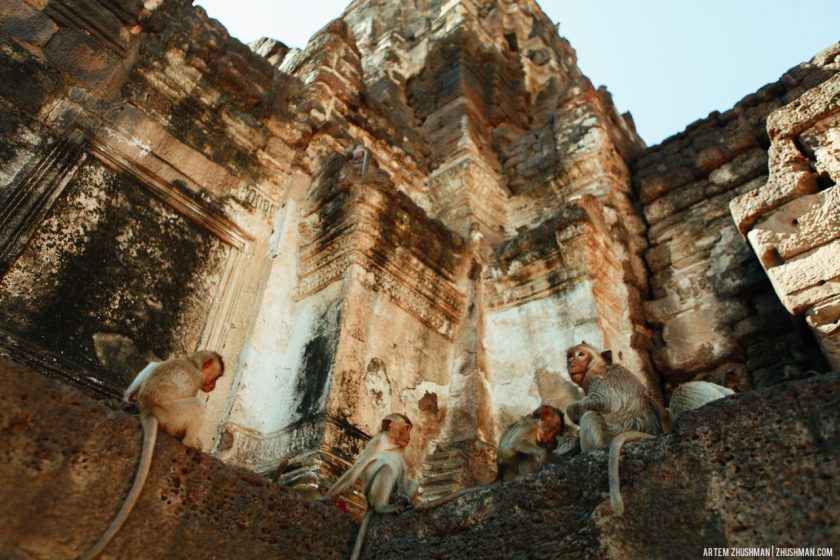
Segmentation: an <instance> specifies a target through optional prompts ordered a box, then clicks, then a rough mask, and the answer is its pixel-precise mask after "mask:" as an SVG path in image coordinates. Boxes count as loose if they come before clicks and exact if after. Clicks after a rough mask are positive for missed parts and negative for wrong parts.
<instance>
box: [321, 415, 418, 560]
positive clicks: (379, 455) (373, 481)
mask: <svg viewBox="0 0 840 560" xmlns="http://www.w3.org/2000/svg"><path fill="white" fill-rule="evenodd" d="M411 428H412V424H411V420H409V419H408V417H407V416H405V415H403V414H389V415H388V416H386V417H385V418H384V419H383V420H382V427H381V428H380V430H379V433H378V434H376V435H375V436H373V438H372V439H371V440H370V441H369V442H368V444H367V445H366V446H365V449H364V450H363V451H362V454H361V455H359V458H358V459H356V462H355V463H353V466H352V467H350V469H349V470H348V471H347V472H345V473H344V474H343V475H341V477H340V478H339V479H338V480H337V481H336V482H335V484H333V486H332V487H331V488H330V489H329V491H327V493H326V494H324V496H323V497H321V498H320V501H322V502H328V503H329V502H330V501H332V500H333V498H335V497H336V496H338V495H339V494H341V493H342V492H343V491H345V490H347V489H348V488H350V487H351V486H352V485H353V483H354V482H356V480H357V479H358V478H359V477H360V476H361V477H362V486H363V488H364V493H365V498H367V502H368V510H367V513H365V517H364V518H363V519H362V524H361V526H360V527H359V533H358V534H357V535H356V544H355V545H354V546H353V553H352V555H351V556H350V558H351V560H356V559H357V558H359V555H360V554H361V551H362V546H363V545H364V542H365V534H366V533H367V528H368V525H369V524H370V518H371V516H372V515H373V513H402V511H403V510H404V509H405V507H406V506H405V505H404V504H401V503H393V504H392V503H390V501H391V494H392V493H393V491H394V490H397V491H398V492H399V493H400V494H402V496H403V497H404V498H406V499H408V500H411V498H412V497H414V494H415V493H416V492H417V488H418V487H419V484H418V482H417V481H416V480H410V479H409V478H408V473H407V470H408V469H407V466H406V463H405V447H406V446H407V445H408V443H409V441H411Z"/></svg>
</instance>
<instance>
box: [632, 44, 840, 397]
mask: <svg viewBox="0 0 840 560" xmlns="http://www.w3.org/2000/svg"><path fill="white" fill-rule="evenodd" d="M838 69H840V68H838V66H837V63H836V62H835V61H834V60H833V57H817V58H815V59H814V60H813V61H812V62H811V63H807V64H803V65H801V66H798V67H796V68H793V69H792V70H790V71H789V72H787V73H786V74H785V75H784V76H782V78H781V79H780V80H779V81H778V82H775V83H773V84H769V85H767V86H765V87H764V88H762V89H761V90H759V91H758V92H757V93H755V94H752V95H749V96H747V97H746V98H744V99H743V100H742V101H741V102H739V103H738V104H737V105H736V106H735V107H734V108H733V109H730V110H728V111H726V112H724V113H720V114H718V113H713V114H712V115H710V116H709V117H708V118H706V119H703V120H700V121H697V122H696V123H694V124H693V125H691V126H690V127H688V128H687V129H686V130H685V131H684V132H682V133H680V134H678V135H676V136H674V137H672V138H669V139H668V140H666V141H665V142H663V143H662V144H660V145H659V146H655V147H653V148H650V149H649V150H647V151H646V152H645V153H643V154H642V155H640V156H639V158H638V159H637V160H636V162H635V164H634V166H633V167H634V173H633V178H634V184H635V187H636V189H637V192H638V196H639V198H640V200H641V202H642V203H643V205H644V217H645V219H646V221H647V223H648V226H649V228H648V230H647V238H648V241H649V244H650V249H649V250H648V251H647V252H646V253H645V260H646V262H647V264H648V266H649V268H650V270H651V280H650V282H651V300H650V301H648V302H646V303H645V310H646V312H647V318H648V320H649V321H650V325H651V327H652V329H653V330H654V345H653V352H652V355H653V359H654V363H655V365H656V367H657V369H658V370H659V371H660V373H661V374H662V375H663V376H664V377H665V379H666V380H667V381H668V382H669V383H672V384H676V383H679V382H681V381H685V380H687V379H691V378H694V379H708V380H711V381H715V382H718V383H721V384H723V383H731V384H734V385H735V386H737V387H740V388H749V387H752V386H756V387H762V386H766V385H768V384H770V383H773V382H775V381H778V380H779V379H780V378H782V377H783V376H784V375H785V367H786V366H787V367H788V372H789V373H790V372H795V371H802V370H806V369H810V368H814V369H817V370H823V371H824V370H825V367H826V365H825V362H824V361H823V360H822V357H821V355H820V353H819V351H818V350H817V349H816V347H815V346H814V344H813V342H812V341H811V340H810V337H809V336H808V335H807V331H806V330H805V329H804V328H803V327H802V325H801V323H797V322H795V321H792V320H791V318H790V316H789V314H788V312H787V311H786V310H785V309H784V307H783V306H782V305H781V304H780V303H779V300H778V297H777V295H776V294H775V293H774V291H773V287H772V286H771V284H770V282H769V281H768V279H767V277H766V275H765V274H764V272H763V271H762V269H761V265H760V263H759V262H758V260H757V259H756V258H755V255H754V254H753V253H752V251H751V250H750V248H749V246H748V245H747V243H745V240H744V239H743V237H742V236H741V234H740V233H739V230H738V224H736V223H734V222H733V220H732V216H731V215H730V212H729V204H730V202H731V201H732V200H733V199H736V197H741V198H740V199H743V197H747V198H749V197H751V196H753V193H756V192H758V190H759V189H761V187H762V186H763V185H764V184H765V183H766V182H767V180H768V173H770V175H771V176H772V175H773V174H774V173H775V171H774V164H773V162H772V161H771V164H770V165H771V167H770V168H769V169H768V155H767V150H768V146H769V145H770V140H769V138H768V133H767V130H766V129H767V118H768V115H770V113H771V112H773V111H774V110H776V109H778V108H779V107H782V106H783V105H786V104H789V103H799V101H797V100H798V99H800V98H802V100H803V101H802V103H808V102H807V101H805V99H806V97H802V96H803V95H804V96H809V95H811V93H810V90H811V88H814V87H816V86H819V84H821V83H822V82H824V81H826V80H829V79H830V78H831V77H832V76H833V75H835V73H836V72H837V71H838ZM832 81H833V80H832ZM827 83H829V82H827ZM745 193H750V194H745ZM701 333H702V334H701ZM803 335H804V336H803ZM791 368H792V369H791Z"/></svg>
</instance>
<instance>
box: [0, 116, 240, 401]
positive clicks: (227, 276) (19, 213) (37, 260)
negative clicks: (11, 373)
mask: <svg viewBox="0 0 840 560" xmlns="http://www.w3.org/2000/svg"><path fill="white" fill-rule="evenodd" d="M0 216H2V217H3V222H4V228H3V233H4V234H5V236H4V238H3V240H2V245H0V250H2V255H3V261H2V262H3V264H2V269H0V274H2V275H1V276H0V313H2V314H3V315H4V317H5V320H4V324H3V329H4V331H5V333H6V335H7V336H8V337H11V338H12V339H14V340H16V344H17V345H18V347H19V348H20V349H21V350H23V351H29V352H30V353H32V352H33V351H34V349H35V348H37V353H38V354H40V353H44V354H46V355H51V356H54V357H56V358H57V359H59V360H60V361H61V362H64V365H65V366H66V367H67V368H68V369H70V370H72V371H74V372H78V373H75V374H74V376H75V377H76V378H77V380H78V381H80V382H82V383H83V384H86V385H93V386H95V387H97V388H98V389H100V390H105V391H106V392H112V393H120V392H121V391H122V390H123V389H124V388H125V387H126V386H127V385H128V383H130V381H131V379H132V378H133V375H134V374H135V373H136V371H130V370H129V371H121V370H120V369H119V368H118V367H117V368H108V367H106V366H113V365H114V364H113V363H109V364H103V363H102V359H103V357H107V356H108V355H113V354H115V353H117V354H118V353H119V352H120V351H121V350H122V351H124V349H121V348H115V347H114V346H115V345H116V346H122V345H126V344H128V345H132V344H133V346H134V350H133V351H134V352H137V353H139V354H141V355H147V356H164V357H166V356H171V355H183V354H188V353H190V352H191V351H192V350H193V349H195V348H198V347H213V348H215V347H218V346H219V345H220V344H221V343H222V336H221V329H220V324H221V323H222V322H223V321H224V316H225V313H226V307H229V306H230V304H231V302H230V301H226V300H229V299H230V298H228V297H226V294H225V293H224V290H225V287H226V286H227V285H228V284H229V283H230V282H231V275H232V274H233V272H234V271H235V270H236V268H237V260H238V259H240V258H241V256H242V249H243V247H244V246H245V244H246V242H247V235H246V234H244V232H242V231H241V230H240V229H239V228H237V227H236V226H235V225H233V224H232V223H230V222H229V221H228V220H226V219H225V218H223V217H222V216H220V215H219V214H218V213H217V212H215V211H213V210H212V209H210V208H209V207H207V206H206V205H205V204H203V203H202V202H201V201H200V200H196V199H195V198H194V197H193V196H192V195H190V194H189V193H188V192H187V191H186V190H185V189H184V188H183V187H181V186H178V185H176V184H171V183H167V182H165V181H163V180H162V179H160V178H159V177H156V176H154V174H152V173H150V172H149V171H148V170H145V169H143V168H142V167H140V166H139V165H137V164H136V163H134V162H132V161H131V160H129V159H127V158H125V157H123V156H122V155H121V154H119V153H117V152H114V151H112V150H111V149H110V148H109V147H108V146H107V145H105V144H102V143H100V142H99V141H98V140H97V139H96V138H95V137H93V136H92V135H91V134H90V133H88V132H86V131H85V130H83V129H81V128H74V129H72V130H71V131H70V132H69V133H68V134H67V136H66V137H64V138H62V139H61V140H59V141H57V142H55V144H54V146H53V148H52V150H50V151H49V153H48V154H47V155H46V156H45V157H44V159H43V160H42V161H40V162H38V163H37V164H36V165H34V166H32V168H31V171H30V172H29V173H28V174H26V175H25V176H23V177H22V178H21V180H19V181H18V182H17V183H16V184H15V185H14V186H13V188H12V190H11V192H10V193H9V194H8V196H7V197H6V199H5V201H4V204H3V206H2V208H0ZM106 361H107V358H106Z"/></svg>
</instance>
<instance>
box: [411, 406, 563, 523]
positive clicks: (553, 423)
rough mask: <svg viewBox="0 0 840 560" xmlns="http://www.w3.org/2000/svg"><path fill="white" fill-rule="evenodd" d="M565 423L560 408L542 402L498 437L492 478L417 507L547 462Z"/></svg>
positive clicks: (438, 503) (425, 507) (449, 498)
mask: <svg viewBox="0 0 840 560" xmlns="http://www.w3.org/2000/svg"><path fill="white" fill-rule="evenodd" d="M564 427H565V422H564V420H563V413H562V412H561V411H560V409H558V408H555V407H553V406H550V405H547V404H544V405H540V407H539V408H537V409H536V410H535V411H534V412H532V413H531V414H528V415H527V416H525V417H523V418H521V419H519V420H517V421H516V422H514V423H513V424H511V425H510V427H508V429H507V430H505V432H504V433H503V434H502V438H501V439H500V440H499V448H498V451H497V452H496V467H497V473H496V480H495V481H493V482H492V483H491V484H488V485H483V486H472V487H470V488H462V489H461V490H458V491H457V492H453V493H451V494H449V495H447V496H443V497H442V498H438V499H437V500H433V501H431V502H428V503H425V504H422V505H419V506H417V507H416V508H415V509H417V510H420V511H422V510H428V509H434V508H437V507H440V506H442V505H443V504H446V503H449V502H451V501H452V500H454V499H455V498H459V497H461V496H465V495H467V494H471V493H473V492H475V491H476V490H481V489H482V488H487V486H492V485H493V484H496V483H497V482H503V481H506V480H510V479H512V478H514V477H516V476H519V475H523V474H529V473H532V472H535V471H537V470H539V469H541V468H543V467H544V466H545V465H547V464H548V462H549V458H550V456H551V451H553V450H554V449H555V448H556V447H557V436H558V435H559V434H560V432H562V431H563V429H564Z"/></svg>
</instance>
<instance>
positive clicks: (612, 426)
mask: <svg viewBox="0 0 840 560" xmlns="http://www.w3.org/2000/svg"><path fill="white" fill-rule="evenodd" d="M566 360H567V366H568V369H569V375H570V377H571V378H572V381H574V382H575V383H577V384H578V385H580V387H581V388H583V390H584V392H585V393H586V396H585V397H584V398H582V399H580V400H578V401H575V402H573V403H572V404H570V405H569V406H568V407H567V408H566V413H567V414H568V415H569V418H570V419H571V420H572V422H574V423H576V424H577V425H578V426H579V428H580V447H581V451H583V452H584V453H586V452H588V451H592V450H594V449H599V448H601V447H604V446H605V445H607V444H610V450H609V461H608V471H607V472H608V475H609V481H610V503H611V504H612V508H613V511H614V512H615V513H616V514H617V515H621V514H622V513H623V512H624V503H623V501H622V499H621V489H620V486H619V477H618V466H619V457H620V453H621V447H622V446H623V445H624V443H626V442H628V441H636V440H641V439H650V438H653V437H654V436H655V435H658V434H660V433H662V431H663V429H662V426H663V422H664V421H665V419H666V418H667V417H666V414H667V413H666V412H665V409H664V407H662V405H661V404H660V403H659V401H657V400H656V399H654V398H653V397H652V396H651V395H650V393H648V391H647V389H646V388H645V386H644V385H643V384H642V382H641V381H639V379H638V378H636V376H635V375H633V373H632V372H630V370H628V369H627V368H625V367H623V366H620V365H617V364H613V363H612V352H610V351H609V350H607V351H604V352H599V351H598V350H597V349H595V348H594V347H593V346H591V345H589V344H587V343H586V342H585V341H584V342H581V343H580V344H577V345H575V346H572V347H571V348H569V349H568V350H567V351H566Z"/></svg>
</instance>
